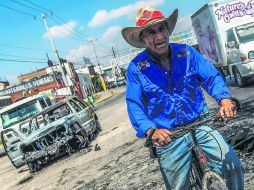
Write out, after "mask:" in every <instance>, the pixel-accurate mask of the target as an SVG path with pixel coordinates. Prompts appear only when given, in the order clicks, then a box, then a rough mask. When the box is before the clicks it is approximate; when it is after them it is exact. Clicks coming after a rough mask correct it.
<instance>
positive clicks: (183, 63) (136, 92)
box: [122, 7, 243, 190]
mask: <svg viewBox="0 0 254 190" xmlns="http://www.w3.org/2000/svg"><path fill="white" fill-rule="evenodd" d="M177 15H178V11H177V10H175V11H174V12H173V14H172V15H171V16H169V17H168V18H165V17H164V16H163V14H162V13H161V12H160V11H158V10H155V9H154V8H152V7H145V8H141V9H139V10H138V12H137V16H136V27H126V28H124V29H123V30H122V35H123V37H124V39H125V40H126V41H127V42H128V43H129V44H130V45H132V46H134V47H138V48H146V49H145V50H144V51H143V52H141V53H140V54H139V55H138V56H136V57H135V58H134V59H133V60H132V61H131V63H130V64H129V66H128V69H127V79H128V82H127V90H126V102H127V108H128V114H129V118H130V121H131V123H132V125H133V127H134V128H135V129H136V131H137V136H138V137H140V138H144V137H146V136H148V135H149V134H150V132H151V131H154V133H153V135H152V142H153V144H154V146H155V147H156V153H157V155H158V161H159V164H160V168H161V173H162V176H163V179H164V182H165V185H166V188H167V189H179V190H182V189H190V182H189V178H188V177H189V170H190V162H191V160H190V159H191V152H190V147H191V146H192V145H193V142H192V140H191V137H190V134H186V135H184V136H183V137H180V138H178V139H172V138H171V134H172V133H171V130H172V129H174V128H176V127H177V126H182V125H185V124H188V123H192V122H194V121H195V120H197V119H201V118H200V114H201V113H202V112H203V111H204V110H205V108H206V107H205V100H204V96H203V94H202V90H201V86H202V87H203V88H204V89H205V90H206V91H207V92H208V93H209V94H210V95H211V96H213V97H214V98H215V99H216V100H217V102H218V104H219V105H220V115H221V116H222V117H233V116H234V114H235V113H234V111H233V108H234V104H233V103H232V101H231V100H230V97H231V95H230V92H229V91H228V89H227V86H226V84H225V83H224V81H223V79H222V77H221V76H220V74H219V72H218V71H217V70H216V69H215V68H214V67H213V66H212V65H211V64H210V63H209V62H208V61H207V60H206V59H205V58H204V57H202V56H201V55H200V54H199V53H198V52H197V51H196V50H195V49H194V48H192V47H190V46H188V45H184V44H173V43H170V44H169V35H170V34H171V33H172V31H173V29H174V27H175V24H176V21H177ZM201 129H202V130H205V131H209V133H210V134H212V135H213V136H214V137H215V138H216V140H217V141H218V142H219V144H220V147H221V149H222V157H223V160H222V161H221V162H220V159H221V157H220V156H221V152H220V149H219V146H218V145H217V143H216V141H215V140H214V139H213V137H212V136H211V135H209V133H207V132H204V131H198V132H197V139H198V142H199V144H200V145H201V146H202V148H203V150H204V152H205V153H206V154H207V155H208V156H209V160H210V161H211V163H210V165H211V167H213V168H214V170H215V171H217V172H219V173H221V174H222V175H223V176H224V177H225V178H226V180H227V186H228V188H229V189H230V190H233V189H235V190H240V189H243V168H242V165H241V163H240V161H239V159H238V157H237V155H236V154H235V152H234V151H233V150H232V148H231V147H230V146H229V145H228V144H227V143H226V142H225V140H224V139H223V137H222V136H221V135H220V134H219V133H218V131H216V130H212V129H211V128H209V127H208V126H202V127H201Z"/></svg>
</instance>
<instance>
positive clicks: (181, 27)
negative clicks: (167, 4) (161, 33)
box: [173, 16, 193, 33]
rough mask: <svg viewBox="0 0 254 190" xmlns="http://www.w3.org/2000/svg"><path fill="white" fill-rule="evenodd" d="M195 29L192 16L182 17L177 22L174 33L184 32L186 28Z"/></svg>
mask: <svg viewBox="0 0 254 190" xmlns="http://www.w3.org/2000/svg"><path fill="white" fill-rule="evenodd" d="M189 29H193V28H192V22H191V17H190V16H185V17H180V18H178V21H177V23H176V27H175V29H174V31H173V33H177V32H182V31H185V30H189Z"/></svg>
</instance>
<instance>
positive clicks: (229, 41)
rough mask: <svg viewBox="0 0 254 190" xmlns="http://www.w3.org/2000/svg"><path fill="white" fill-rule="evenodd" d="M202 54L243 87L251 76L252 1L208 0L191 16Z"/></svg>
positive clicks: (253, 56) (253, 58) (253, 41)
mask: <svg viewBox="0 0 254 190" xmlns="http://www.w3.org/2000/svg"><path fill="white" fill-rule="evenodd" d="M191 20H192V26H193V28H194V31H195V35H196V37H197V41H198V46H199V50H200V52H201V54H203V55H204V56H205V57H206V58H207V59H208V60H209V61H211V62H212V63H213V64H214V65H215V67H216V68H218V70H219V71H220V72H221V74H222V75H223V76H232V75H233V76H234V78H235V82H236V83H237V85H238V86H240V87H243V86H245V85H246V82H247V80H248V79H249V78H251V77H252V76H254V0H220V1H214V2H212V3H208V4H206V5H204V6H203V7H201V8H200V9H199V10H198V11H197V12H195V13H194V14H193V15H192V16H191Z"/></svg>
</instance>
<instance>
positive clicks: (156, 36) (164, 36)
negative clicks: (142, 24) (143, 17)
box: [142, 22, 169, 55]
mask: <svg viewBox="0 0 254 190" xmlns="http://www.w3.org/2000/svg"><path fill="white" fill-rule="evenodd" d="M142 38H143V41H144V43H145V44H146V47H147V48H148V49H150V51H151V52H152V53H154V54H155V55H162V54H165V53H167V52H168V43H169V32H168V28H167V26H166V24H165V23H164V22H163V23H158V24H156V25H153V26H150V27H148V28H146V29H144V30H143V31H142Z"/></svg>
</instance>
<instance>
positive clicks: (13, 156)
mask: <svg viewBox="0 0 254 190" xmlns="http://www.w3.org/2000/svg"><path fill="white" fill-rule="evenodd" d="M50 105H52V102H51V100H50V99H49V97H48V96H46V95H45V94H39V95H36V96H33V97H29V98H25V99H23V100H20V101H18V102H15V103H13V104H11V105H9V106H6V107H4V108H3V109H1V110H0V132H1V141H2V143H3V146H4V150H5V153H6V154H7V156H8V157H9V159H10V161H11V163H12V164H13V166H15V167H16V168H18V167H19V166H21V165H23V161H22V155H21V153H20V151H19V149H18V146H19V144H20V143H21V140H22V139H25V137H26V135H25V134H26V131H27V130H28V129H27V128H28V125H29V123H28V122H29V118H31V117H32V116H33V115H35V114H37V113H39V112H41V111H42V110H43V109H45V108H46V107H48V106H50ZM21 124H22V125H21Z"/></svg>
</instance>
